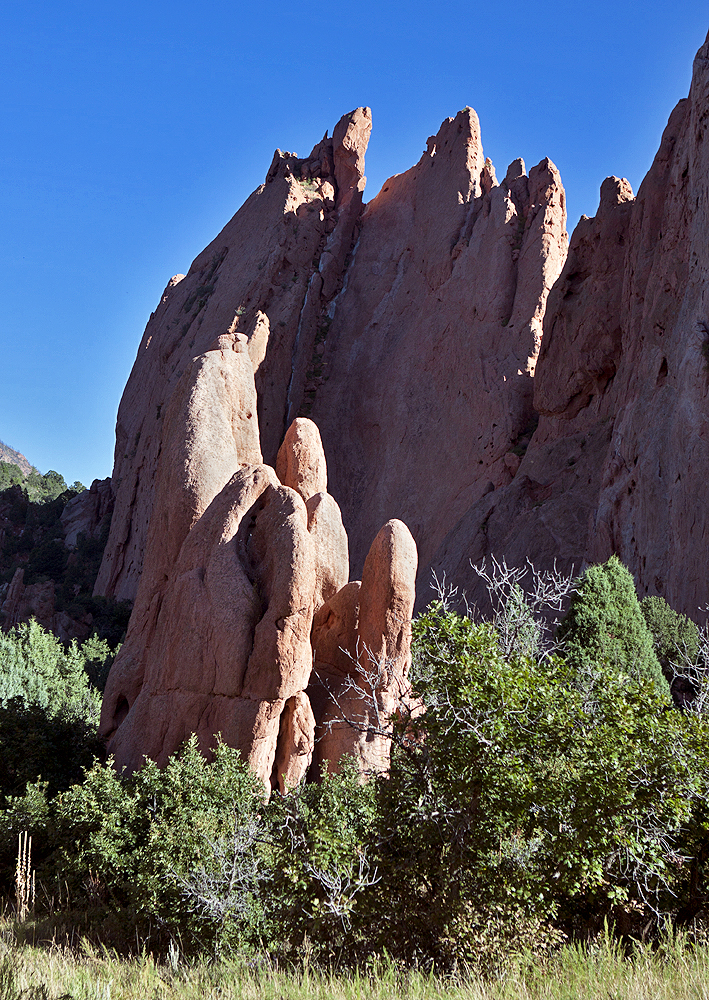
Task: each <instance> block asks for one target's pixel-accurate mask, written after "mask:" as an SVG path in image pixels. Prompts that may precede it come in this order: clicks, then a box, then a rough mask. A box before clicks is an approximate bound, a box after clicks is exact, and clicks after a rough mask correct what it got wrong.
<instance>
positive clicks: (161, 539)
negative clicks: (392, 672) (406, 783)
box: [101, 343, 416, 791]
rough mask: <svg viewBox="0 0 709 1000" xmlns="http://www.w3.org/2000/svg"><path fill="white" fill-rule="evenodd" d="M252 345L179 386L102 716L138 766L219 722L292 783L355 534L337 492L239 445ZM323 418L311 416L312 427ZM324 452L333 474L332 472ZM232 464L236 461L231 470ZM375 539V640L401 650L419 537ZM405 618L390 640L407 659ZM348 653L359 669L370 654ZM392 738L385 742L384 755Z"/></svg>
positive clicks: (270, 780)
mask: <svg viewBox="0 0 709 1000" xmlns="http://www.w3.org/2000/svg"><path fill="white" fill-rule="evenodd" d="M244 359H247V360H248V358H247V355H246V354H245V353H241V354H235V353H234V352H233V351H231V350H230V349H228V348H227V349H225V348H224V345H223V344H221V343H220V344H218V345H216V346H215V349H214V350H213V351H211V352H207V354H205V355H203V356H202V357H199V358H196V359H195V361H194V362H193V366H192V369H191V371H189V372H187V373H185V376H184V377H183V381H182V383H181V386H179V387H178V391H176V393H175V395H174V397H173V400H172V401H171V404H170V407H171V411H172V412H170V413H169V419H168V420H167V421H166V435H165V444H164V446H163V450H162V454H161V456H160V462H159V467H158V487H157V496H156V501H155V505H154V509H153V516H152V520H151V524H150V530H149V533H148V545H147V552H146V559H145V568H144V571H143V575H142V577H141V581H140V586H139V590H138V596H137V599H136V604H135V607H134V609H133V614H132V616H131V619H130V623H129V627H128V634H127V636H126V640H125V642H124V643H123V645H122V647H121V649H120V652H119V654H118V656H117V657H116V661H115V663H114V665H113V667H112V669H111V672H110V675H109V678H108V683H107V685H106V692H105V695H104V700H103V706H102V712H101V732H102V733H103V735H104V736H105V737H106V738H107V740H108V746H109V750H110V752H111V753H112V754H113V756H114V759H115V763H116V766H117V767H118V768H123V767H126V768H128V769H129V770H134V769H135V768H137V767H139V766H140V765H141V763H142V762H143V760H144V758H145V757H149V758H151V759H154V760H156V761H157V762H158V763H159V764H164V763H165V762H166V760H167V758H168V756H169V755H170V754H171V753H174V751H175V750H177V749H178V748H179V746H180V744H181V743H182V742H183V741H184V740H185V739H187V737H188V736H189V735H190V733H192V732H195V733H196V734H197V736H198V738H199V743H200V747H201V749H202V751H203V752H204V753H205V754H206V755H209V753H210V751H211V749H212V748H213V747H214V745H215V741H216V739H217V736H218V734H221V737H222V738H223V739H224V740H225V741H226V742H227V743H228V744H229V745H230V746H234V747H237V748H239V749H240V750H241V751H242V754H243V757H244V759H245V760H247V761H248V762H249V764H250V765H251V767H252V769H253V770H254V772H255V773H256V774H257V775H258V776H259V777H260V779H261V780H262V782H263V784H264V787H265V788H266V789H270V788H271V787H272V786H273V787H277V788H280V789H281V790H282V791H285V789H286V788H287V787H292V786H293V785H294V784H296V783H297V782H298V781H300V780H301V778H302V777H303V776H304V775H305V773H306V772H307V771H308V768H309V767H310V764H311V760H312V757H313V749H314V741H315V725H316V723H315V716H314V714H313V711H312V709H311V706H310V701H309V698H308V695H307V694H306V691H305V689H306V687H307V686H308V684H309V683H310V681H311V674H312V668H313V646H312V644H311V643H312V640H311V632H312V623H313V613H314V611H315V609H316V607H320V606H321V605H322V604H323V601H324V600H326V599H327V598H328V597H331V596H333V595H334V596H335V597H336V596H337V595H336V593H335V591H336V590H337V589H338V587H342V586H343V585H344V584H346V581H347V570H348V564H347V536H346V533H345V531H344V528H343V527H342V519H341V517H340V513H339V509H338V508H337V504H336V503H335V501H334V500H333V499H332V497H330V496H329V495H328V494H327V493H322V492H321V493H316V494H315V495H314V496H312V497H310V498H309V500H308V506H307V507H306V504H305V503H304V501H303V498H302V496H301V495H300V493H298V492H296V490H294V489H291V488H290V487H289V486H285V485H282V484H281V483H280V482H279V481H278V478H277V476H276V474H275V472H274V470H273V469H271V468H270V467H269V466H266V465H262V464H254V463H247V462H243V461H241V458H242V457H243V455H245V454H249V453H252V454H254V453H257V452H258V435H257V429H255V428H256V424H255V421H254V423H253V424H250V423H246V422H247V421H248V420H250V417H248V415H247V414H248V412H249V408H250V403H251V402H252V401H253V400H252V397H253V374H252V370H251V368H250V366H248V365H247V367H246V368H244V364H243V362H244ZM245 373H246V374H245ZM249 379H250V381H249ZM225 387H226V388H225ZM198 418H199V419H198ZM309 423H310V421H301V422H300V424H299V429H300V431H301V432H303V433H304V434H306V435H308V436H309V438H310V439H313V437H314V436H315V435H316V428H314V427H312V426H311V427H308V426H306V425H308V424H309ZM198 424H199V426H197V425H198ZM235 428H236V431H235ZM244 428H246V431H244ZM180 429H182V433H183V437H182V438H181V437H180ZM237 431H238V432H242V431H244V433H237ZM220 441H221V442H222V447H220V446H219V442H220ZM321 457H322V469H321V471H322V477H321V479H320V480H319V482H320V483H322V482H325V483H326V482H327V470H326V469H325V466H324V456H321ZM230 467H232V468H235V471H234V472H233V474H232V475H231V477H230V478H229V480H228V481H227V482H226V483H225V484H222V480H223V478H224V475H225V474H226V473H227V472H228V470H229V468H230ZM215 491H216V492H215ZM387 527H388V526H387ZM401 529H403V532H404V533H405V534H407V532H406V529H405V528H404V526H403V525H401ZM383 534H385V535H386V531H385V530H384V529H383ZM399 534H401V531H399V532H398V534H397V537H398V535H399ZM386 537H387V538H388V535H387V536H386ZM387 544H388V547H387ZM392 544H393V547H392ZM375 548H376V552H377V553H379V552H380V550H381V553H380V554H379V555H378V556H377V560H376V562H377V566H378V567H379V569H378V570H377V572H376V573H375V574H374V576H373V577H372V581H373V582H372V585H371V587H370V591H371V593H370V595H369V604H368V607H370V606H371V607H370V617H371V625H370V632H371V642H372V648H376V649H382V650H385V651H387V653H386V655H387V656H389V655H390V654H389V652H388V650H389V649H390V647H391V649H392V650H393V649H394V646H393V645H392V643H394V644H395V643H396V642H397V640H396V639H394V638H393V636H394V630H395V629H396V627H397V625H396V618H397V616H398V615H400V614H402V613H405V611H406V607H407V606H408V605H406V596H405V595H404V597H403V603H402V594H403V593H404V592H403V589H402V582H401V579H400V577H401V572H402V571H401V570H400V569H397V568H396V567H398V566H399V564H400V563H401V561H402V559H401V557H397V555H396V553H397V551H399V550H401V551H405V552H406V553H408V555H407V558H408V559H409V561H408V563H406V567H407V568H408V569H411V566H413V574H414V578H415V569H416V566H415V548H414V557H413V563H411V558H410V552H409V551H408V549H406V545H405V543H404V546H403V548H402V543H401V542H399V543H398V549H397V543H396V541H395V542H394V543H386V542H385V543H384V545H383V546H382V543H381V541H380V540H378V548H377V547H375ZM390 550H391V551H390ZM390 563H391V566H390V565H389V564H390ZM387 567H389V568H387ZM405 571H406V570H404V572H405ZM387 581H389V583H387ZM392 581H393V583H392ZM413 585H414V584H413V581H411V585H410V589H411V588H413ZM358 586H359V585H358ZM345 589H347V588H346V587H345ZM406 593H408V591H407V592H406ZM382 602H385V603H386V606H384V603H382ZM410 603H412V602H410ZM380 605H381V606H380ZM408 613H409V616H410V608H409V612H408ZM407 624H408V621H407V622H405V623H404V626H403V627H404V633H402V634H403V636H404V638H403V643H402V642H399V645H398V646H397V651H396V653H393V654H392V655H393V656H394V657H398V660H396V662H397V663H399V666H398V667H397V668H396V669H397V670H399V671H400V672H401V671H404V670H405V665H406V662H407V659H406V658H407V656H408V649H409V644H408V633H407V632H406V625H407ZM398 627H399V630H400V631H401V628H402V626H401V624H399V626H398ZM368 635H369V633H368ZM392 662H394V661H392ZM350 669H351V670H352V671H353V672H356V671H357V669H358V664H357V661H356V660H354V659H353V660H352V661H351V663H350ZM387 683H388V682H387ZM389 686H391V684H390V685H389ZM392 690H393V688H392ZM380 700H381V699H380ZM325 710H326V706H325V705H321V706H320V707H319V711H320V712H321V713H322V712H323V711H325ZM350 742H351V743H353V741H352V740H351V741H350ZM379 743H381V740H380V741H379ZM351 749H352V750H354V749H355V748H354V745H353V746H352V747H351ZM387 753H388V745H387V744H385V743H381V747H380V752H379V756H378V758H377V761H376V765H377V766H378V767H380V768H381V767H383V766H385V764H386V761H387V759H388V757H387ZM361 756H362V755H361ZM362 759H363V766H364V764H366V766H368V767H371V766H374V763H373V762H372V761H371V760H369V759H367V760H365V759H364V757H363V758H362Z"/></svg>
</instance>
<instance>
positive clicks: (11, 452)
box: [0, 441, 37, 476]
mask: <svg viewBox="0 0 709 1000" xmlns="http://www.w3.org/2000/svg"><path fill="white" fill-rule="evenodd" d="M0 462H7V463H8V464H9V465H16V466H17V467H18V468H19V470H20V471H21V472H22V475H23V476H29V474H30V472H36V471H37V470H36V469H35V467H34V466H33V465H30V463H29V461H28V460H27V459H26V458H25V456H24V455H23V454H22V452H19V451H15V449H14V448H11V447H10V446H9V445H7V444H3V442H2V441H0Z"/></svg>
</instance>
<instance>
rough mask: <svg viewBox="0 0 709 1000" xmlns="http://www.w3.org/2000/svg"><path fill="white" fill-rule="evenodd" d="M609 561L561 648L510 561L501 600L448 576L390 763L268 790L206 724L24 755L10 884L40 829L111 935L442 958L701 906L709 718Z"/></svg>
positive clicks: (578, 606) (39, 846) (420, 638)
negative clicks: (211, 742)
mask: <svg viewBox="0 0 709 1000" xmlns="http://www.w3.org/2000/svg"><path fill="white" fill-rule="evenodd" d="M596 569H598V570H600V572H599V573H596V574H594V573H591V572H590V571H587V573H586V574H585V575H584V578H582V581H581V583H580V587H579V591H578V597H574V598H572V603H571V611H570V613H569V615H568V617H567V619H566V624H565V626H564V627H563V628H562V633H563V635H564V641H565V643H566V646H565V647H560V650H559V651H557V653H556V654H554V653H552V652H551V650H550V648H549V646H548V645H547V643H546V641H545V639H544V626H543V623H541V622H540V621H537V622H536V624H535V623H534V622H533V621H532V622H531V623H530V619H529V614H530V613H531V614H532V615H533V616H534V614H536V612H535V611H534V610H533V609H534V607H535V605H534V602H531V601H530V602H527V601H525V602H523V601H522V598H521V595H520V593H519V592H518V589H517V588H518V581H516V580H512V578H511V577H510V580H511V586H510V588H508V590H509V600H510V601H512V602H513V606H512V607H511V609H509V610H508V612H506V611H505V608H501V609H498V612H497V613H496V623H492V622H476V621H474V620H472V619H471V618H470V617H468V616H466V615H461V614H458V613H456V612H454V611H453V610H451V608H450V607H448V606H447V605H446V603H445V600H442V601H439V602H437V603H435V604H434V605H432V606H431V607H430V608H429V609H428V610H427V611H426V612H425V613H424V614H423V615H421V616H420V617H419V618H418V619H417V620H416V621H415V622H414V640H415V642H414V664H413V669H412V691H411V692H410V696H409V698H408V700H407V702H406V704H402V706H401V710H400V713H399V715H398V717H397V718H396V720H395V722H394V723H392V729H391V731H390V735H391V738H392V759H391V767H390V770H389V772H388V774H387V775H386V776H380V777H378V778H376V779H371V780H369V781H362V780H360V778H359V777H358V775H357V773H356V771H355V770H354V769H353V768H350V767H347V766H345V767H344V769H343V771H342V773H341V774H339V775H337V776H327V775H323V776H321V780H320V781H319V782H318V783H313V784H309V785H305V786H303V787H301V788H299V789H296V790H294V791H292V792H291V793H289V794H288V795H287V796H285V797H280V796H276V797H274V798H273V799H272V800H271V801H270V802H265V801H264V799H263V789H262V787H261V786H260V785H259V784H258V783H257V782H256V780H255V779H254V777H253V776H252V775H251V774H250V772H249V771H248V769H247V768H246V766H245V764H244V763H243V762H242V761H241V760H240V758H239V755H238V753H237V752H236V751H234V750H231V749H229V748H227V747H225V746H222V745H219V746H217V747H216V748H215V753H214V760H213V761H212V763H207V762H206V761H205V760H204V758H203V757H202V755H201V754H200V752H199V749H198V746H197V742H196V738H194V737H193V738H192V740H190V741H189V742H188V744H187V745H186V747H185V748H183V751H182V752H181V754H179V755H176V756H174V757H173V758H171V759H170V761H169V762H168V764H167V766H166V767H165V768H164V770H162V771H161V770H160V769H158V768H157V767H156V765H154V764H152V763H148V764H146V765H145V766H144V767H143V768H142V769H141V770H140V771H139V772H137V773H136V774H134V775H132V776H124V777H118V776H117V775H116V774H115V773H114V771H113V770H112V769H111V768H110V767H104V766H102V765H101V764H99V763H95V764H93V766H91V767H89V768H88V769H87V771H86V775H85V777H84V780H83V781H82V782H81V783H75V784H73V785H72V786H71V787H68V786H67V783H66V782H65V783H64V784H63V785H62V784H61V783H60V781H59V779H58V778H57V777H53V776H52V775H51V774H50V773H49V772H47V773H44V772H41V773H42V780H39V781H37V780H34V781H33V783H30V784H29V785H27V788H26V791H25V793H24V794H20V792H21V784H20V783H21V780H22V777H23V776H18V775H16V776H15V783H14V785H13V791H12V792H10V793H8V797H7V799H6V802H5V808H4V811H3V812H2V813H0V865H2V869H1V873H2V878H3V881H4V883H5V886H6V887H9V884H10V882H11V879H12V872H13V869H12V857H11V854H12V849H13V846H14V845H15V844H16V839H15V838H16V835H17V833H18V831H19V830H22V829H29V830H30V831H31V832H32V835H33V837H34V844H35V864H36V867H37V877H38V879H39V880H40V882H41V885H42V886H43V887H44V891H46V896H47V898H49V899H51V900H53V901H54V904H53V905H55V906H56V905H57V904H56V901H57V900H58V899H60V898H65V897H66V896H67V895H68V897H69V898H70V899H71V901H72V905H73V906H74V908H75V911H74V912H76V911H77V910H78V911H80V912H81V914H82V915H83V916H82V918H81V919H83V920H84V921H85V923H84V925H83V926H84V929H85V930H86V931H88V932H91V931H92V929H93V932H94V933H97V934H98V933H100V934H101V935H102V938H103V940H104V942H106V943H109V944H111V945H115V946H117V947H121V948H129V947H130V946H131V942H135V941H136V940H139V941H142V942H143V943H149V945H150V947H151V948H152V947H154V948H156V949H158V950H163V949H166V948H167V947H168V945H169V943H170V941H171V940H178V941H179V942H180V948H181V950H183V951H184V950H189V949H193V950H195V949H196V950H208V951H209V952H211V953H214V952H220V951H226V950H230V949H240V950H244V949H246V950H248V949H259V950H264V949H265V950H267V951H269V952H271V953H272V954H274V955H275V956H278V957H279V958H282V959H296V958H298V957H300V956H302V954H303V952H304V950H307V951H308V953H309V954H313V955H314V956H315V957H318V958H320V959H322V960H324V961H328V962H331V961H336V962H360V961H365V960H366V959H367V957H368V956H371V955H372V954H383V953H384V952H387V953H388V954H390V955H392V956H393V957H394V958H396V959H401V960H403V961H405V962H414V963H418V964H420V965H423V966H425V967H426V966H430V965H432V964H434V965H436V966H437V967H438V968H452V967H455V966H456V965H459V964H460V963H477V964H487V965H490V964H494V963H495V962H496V961H497V959H498V958H499V955H500V954H501V952H502V951H504V950H506V949H510V948H513V949H514V948H517V949H518V948H520V947H525V946H529V947H531V948H533V949H536V950H539V949H545V948H550V947H553V946H554V945H556V944H557V943H558V942H559V941H560V940H562V939H563V938H564V937H565V936H567V935H577V936H585V935H588V934H590V933H593V932H594V931H596V930H598V929H599V928H601V927H602V926H603V923H604V921H607V922H608V924H609V925H610V926H615V927H616V928H617V929H619V930H620V931H622V932H623V933H626V934H642V933H646V932H647V931H648V929H649V928H651V927H653V926H654V927H659V926H660V925H661V923H662V921H663V920H664V919H666V917H667V916H672V917H674V918H675V919H677V920H678V921H684V920H688V919H691V918H692V917H693V916H695V915H696V914H697V913H698V912H700V911H701V908H702V907H703V906H704V905H705V903H706V900H707V899H708V898H709V894H708V891H707V890H708V887H707V881H706V865H707V860H708V859H709V809H708V808H707V803H708V802H709V719H708V718H707V716H706V715H704V714H702V712H700V711H680V710H679V709H677V708H673V707H672V706H671V704H670V703H669V702H668V699H667V688H666V683H665V682H664V680H663V682H662V684H660V683H659V682H658V679H657V676H656V671H655V670H653V669H652V663H653V661H652V660H651V659H649V658H648V657H647V655H646V654H647V649H648V641H649V642H650V643H651V642H652V639H651V638H649V637H650V633H649V632H648V631H647V627H646V626H645V623H644V620H643V621H642V622H641V624H642V627H643V628H644V629H645V631H644V632H643V631H642V629H640V628H639V626H638V622H637V620H636V618H635V617H633V616H636V614H639V613H640V612H639V610H638V607H637V600H636V601H635V604H633V601H632V600H631V599H630V597H631V595H630V593H629V591H628V587H627V576H625V575H624V573H619V572H618V567H617V566H616V565H614V563H613V562H611V563H610V564H606V566H605V567H597V568H596ZM631 585H632V581H631ZM632 596H633V597H634V589H633V592H632ZM615 602H617V604H618V606H617V607H615V606H614V603H615ZM523 603H524V604H525V607H524V608H522V612H521V611H520V608H521V606H522V604H523ZM530 609H532V610H531V611H530ZM624 614H627V615H629V616H630V618H631V620H630V624H629V626H628V629H627V631H628V633H629V634H630V635H634V636H636V637H638V639H637V641H638V643H639V652H638V651H637V650H636V651H635V652H633V649H632V647H631V646H629V645H628V644H627V643H626V644H624V643H623V641H622V640H623V638H624V637H623V636H622V635H621V634H620V632H619V631H618V629H619V628H620V625H621V624H622V623H623V622H624V618H623V615H624ZM505 615H506V617H505ZM641 617H642V616H641ZM500 622H503V623H506V624H505V625H504V628H505V629H506V632H505V635H506V636H507V638H505V637H504V636H502V635H501V632H500V628H501V626H500V624H499V623H500ZM520 622H521V623H522V625H523V626H524V627H523V628H522V627H521V626H520V625H519V623H520ZM510 623H512V624H510ZM514 629H517V631H518V632H519V633H520V634H523V635H524V636H525V641H524V643H522V646H523V650H522V651H521V650H520V649H519V648H512V647H511V645H510V643H509V641H508V639H509V636H510V635H512V634H514ZM530 636H532V639H533V641H529V637H530ZM37 645H38V647H39V648H42V649H43V648H44V647H42V646H41V643H39V641H38V642H37ZM564 650H566V652H565V651H564ZM650 651H651V652H652V649H650ZM40 660H41V657H40ZM654 662H655V663H657V661H656V660H655V661H654ZM640 664H644V667H643V668H640ZM83 669H84V671H85V667H84V668H83ZM657 669H659V664H658V665H657ZM50 674H51V671H50ZM52 676H54V675H53V674H52ZM66 676H67V678H71V677H73V676H74V674H73V673H72V672H71V670H69V671H68V673H67V675H66ZM26 683H29V680H27V681H26ZM68 683H71V682H70V681H69V682H68ZM77 684H78V687H79V688H80V687H81V682H77ZM663 685H664V686H663ZM50 689H52V690H54V689H53V688H51V684H48V685H47V690H50ZM48 697H49V696H48ZM52 697H54V698H55V699H56V698H57V697H59V696H58V695H57V694H56V693H55V694H54V695H53V696H52ZM47 703H48V704H49V703H50V702H49V701H48V702H47ZM56 703H57V702H56V700H55V701H54V702H52V704H56ZM406 705H409V706H412V705H413V706H418V708H417V709H416V710H414V711H413V712H409V711H407V708H406ZM422 708H423V709H424V710H423V711H421V709H422ZM0 738H2V733H0ZM66 767H67V769H68V767H69V764H68V762H67V764H66ZM30 770H31V769H30ZM34 770H35V771H36V768H35V769H34ZM48 783H49V784H48ZM56 789H59V791H58V794H54V793H55V790H56ZM61 887H63V888H61ZM62 893H63V894H64V896H62ZM109 927H110V928H111V929H110V932H109V930H108V928H109ZM99 929H100V931H99Z"/></svg>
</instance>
